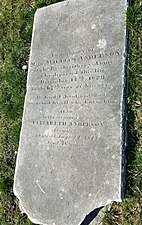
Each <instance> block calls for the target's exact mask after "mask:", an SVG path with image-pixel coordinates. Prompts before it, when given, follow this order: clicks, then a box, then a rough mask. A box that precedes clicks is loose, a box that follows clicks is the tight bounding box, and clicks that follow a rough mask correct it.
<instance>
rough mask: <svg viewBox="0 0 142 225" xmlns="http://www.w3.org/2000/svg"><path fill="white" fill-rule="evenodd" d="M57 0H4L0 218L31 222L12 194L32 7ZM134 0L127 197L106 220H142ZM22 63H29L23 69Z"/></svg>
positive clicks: (141, 13) (140, 87) (139, 11)
mask: <svg viewBox="0 0 142 225" xmlns="http://www.w3.org/2000/svg"><path fill="white" fill-rule="evenodd" d="M56 2H59V1H49V0H35V1H33V0H14V1H13V0H2V1H0V159H1V161H0V171H1V172H0V173H1V174H0V198H1V199H0V202H1V203H0V221H1V224H2V225H30V224H32V223H31V222H30V221H29V220H28V219H27V216H26V215H25V214H22V213H21V212H20V210H19V206H18V200H17V199H16V197H15V196H14V194H13V177H14V170H15V160H16V155H17V149H18V142H19V134H20V128H21V120H22V113H23V105H24V97H25V91H26V79H27V70H26V67H23V66H25V65H27V64H28V59H29V53H30V42H31V35H32V26H33V18H34V13H35V11H36V9H37V8H40V7H42V6H45V5H49V4H52V3H56ZM141 3H142V2H141V1H140V0H139V1H136V0H135V1H134V2H133V5H132V6H131V7H130V8H129V10H128V13H127V26H128V29H129V36H130V59H129V65H128V90H129V93H128V147H127V151H126V154H127V176H126V181H127V183H126V198H125V200H124V201H123V202H122V203H119V204H117V203H113V204H112V206H111V208H110V209H109V211H107V212H106V214H105V218H104V221H103V225H118V224H120V225H140V224H142V222H141V221H142V218H140V215H141V205H142V113H141V111H142V74H141V72H142V68H141V55H142V45H141V43H142V7H141ZM22 68H25V70H23V69H22Z"/></svg>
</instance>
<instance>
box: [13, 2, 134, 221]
mask: <svg viewBox="0 0 142 225" xmlns="http://www.w3.org/2000/svg"><path fill="white" fill-rule="evenodd" d="M69 2H70V1H69V0H65V1H63V2H58V3H56V4H54V6H55V5H57V4H58V5H59V4H65V3H67V4H69ZM130 4H131V0H125V12H126V11H127V9H128V7H129V5H130ZM51 6H52V5H49V6H45V7H42V8H40V9H37V11H36V13H35V17H34V23H33V34H32V41H31V52H30V59H29V65H30V63H31V56H32V52H33V39H34V34H35V24H36V22H35V21H36V20H37V13H38V12H39V11H41V10H44V8H46V7H51ZM125 19H126V16H125ZM124 41H125V46H124V54H123V69H122V73H121V74H122V85H123V89H122V95H121V131H120V132H121V133H120V134H121V136H120V137H121V146H122V147H121V154H122V161H121V167H120V174H121V179H120V193H121V195H120V196H121V197H120V198H119V199H112V200H108V201H107V203H106V205H105V206H98V208H100V207H103V208H102V210H100V212H101V216H100V219H101V220H102V219H103V215H104V214H105V209H106V208H107V207H108V205H111V204H112V203H113V202H114V201H115V202H122V200H123V199H124V189H125V181H124V179H125V174H126V157H125V150H126V147H127V131H126V125H127V108H126V102H127V100H126V96H127V70H126V69H127V68H126V67H127V64H128V58H129V49H128V46H129V45H128V44H129V35H128V30H127V27H126V25H125V32H124ZM29 74H30V66H29V69H28V76H27V86H26V96H25V102H26V100H27V95H28V83H29ZM25 108H26V104H24V110H23V118H24V113H25ZM22 130H23V127H22V128H21V132H20V141H19V143H21V136H22ZM19 149H20V145H19V148H18V154H17V160H16V167H15V174H14V185H13V192H14V195H15V196H16V197H17V198H18V200H19V208H20V210H21V212H22V213H25V214H26V215H27V216H28V218H29V219H30V221H31V222H33V223H35V224H41V225H47V224H45V223H42V222H39V221H38V220H37V219H34V218H32V217H31V216H29V214H28V212H27V211H26V210H25V208H24V206H23V205H22V202H21V200H20V196H19V194H18V192H17V191H16V187H15V180H16V174H17V168H18V164H19V163H18V161H19ZM93 210H94V208H93V209H92V211H93ZM90 212H91V211H90ZM90 212H89V213H90ZM100 212H99V213H98V215H97V216H96V217H98V216H99V214H100ZM86 213H87V212H86ZM85 217H86V214H84V215H83V216H82V219H81V221H80V224H81V222H82V221H83V220H84V218H85ZM93 221H95V218H94V220H93ZM93 221H92V222H93ZM100 222H101V221H100Z"/></svg>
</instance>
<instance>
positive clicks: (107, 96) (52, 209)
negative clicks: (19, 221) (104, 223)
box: [14, 0, 127, 225]
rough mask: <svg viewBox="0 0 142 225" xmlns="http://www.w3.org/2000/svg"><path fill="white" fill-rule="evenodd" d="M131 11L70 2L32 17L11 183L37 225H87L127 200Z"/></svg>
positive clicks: (87, 0)
mask: <svg viewBox="0 0 142 225" xmlns="http://www.w3.org/2000/svg"><path fill="white" fill-rule="evenodd" d="M126 7H127V2H126V0H118V1H114V0H106V1H103V0H100V1H97V0H76V1H75V0H71V1H64V2H61V3H57V4H54V5H50V6H48V7H44V8H42V9H38V10H37V12H36V14H35V20H34V28H33V37H32V45H31V54H30V61H29V71H28V81H27V94H26V98H25V106H24V114H23V121H22V129H21V135H20V143H19V150H18V156H17V163H16V171H15V179H14V193H15V195H16V196H17V197H18V199H19V202H20V206H21V209H22V210H23V212H25V213H26V214H27V215H28V217H29V218H30V219H31V221H32V222H34V223H37V224H46V225H80V224H81V223H82V224H83V225H86V224H89V222H83V220H84V219H85V216H86V215H88V214H89V213H90V212H92V211H93V210H95V209H99V208H101V207H104V206H106V205H107V204H109V203H111V202H112V201H118V202H119V201H121V200H122V198H123V194H124V193H123V192H124V191H123V185H124V149H125V98H124V94H125V93H124V92H125V61H126V58H125V51H126V50H125V47H126V46H125V45H126V32H125V30H126V28H125V11H126ZM94 212H95V211H94ZM90 222H91V221H90ZM93 224H94V223H93Z"/></svg>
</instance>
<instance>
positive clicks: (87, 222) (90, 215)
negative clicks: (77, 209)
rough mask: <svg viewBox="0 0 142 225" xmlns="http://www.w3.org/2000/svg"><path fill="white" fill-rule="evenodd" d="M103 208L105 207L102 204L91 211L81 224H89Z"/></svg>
mask: <svg viewBox="0 0 142 225" xmlns="http://www.w3.org/2000/svg"><path fill="white" fill-rule="evenodd" d="M102 208H104V207H103V206H102V207H100V208H97V209H94V210H93V211H92V212H90V213H89V214H88V215H87V216H86V217H85V219H84V220H83V222H82V223H81V224H80V225H89V224H90V223H91V222H92V221H93V220H94V219H95V217H96V216H97V215H98V213H99V212H100V210H101V209H102Z"/></svg>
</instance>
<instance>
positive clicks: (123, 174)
mask: <svg viewBox="0 0 142 225" xmlns="http://www.w3.org/2000/svg"><path fill="white" fill-rule="evenodd" d="M130 5H131V0H125V38H124V41H125V45H124V53H123V70H122V78H123V79H122V85H123V89H122V96H121V145H122V149H121V154H122V160H121V168H120V169H121V171H120V172H121V185H120V188H121V199H122V200H123V199H124V197H125V194H124V192H125V186H126V181H125V177H126V164H127V161H126V156H125V151H126V148H127V120H128V118H127V94H128V83H127V65H128V59H129V34H128V29H127V25H126V12H127V9H128V7H129V6H130Z"/></svg>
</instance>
